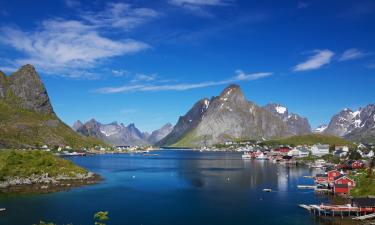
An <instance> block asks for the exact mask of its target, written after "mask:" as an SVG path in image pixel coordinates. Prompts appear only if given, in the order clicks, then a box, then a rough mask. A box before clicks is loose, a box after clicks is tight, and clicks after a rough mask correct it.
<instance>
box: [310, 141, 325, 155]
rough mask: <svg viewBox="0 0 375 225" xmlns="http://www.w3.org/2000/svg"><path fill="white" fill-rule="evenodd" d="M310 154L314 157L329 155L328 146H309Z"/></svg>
mask: <svg viewBox="0 0 375 225" xmlns="http://www.w3.org/2000/svg"><path fill="white" fill-rule="evenodd" d="M311 153H312V154H313V155H316V156H323V155H327V154H329V145H322V144H316V145H313V146H311Z"/></svg>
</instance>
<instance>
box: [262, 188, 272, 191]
mask: <svg viewBox="0 0 375 225" xmlns="http://www.w3.org/2000/svg"><path fill="white" fill-rule="evenodd" d="M262 191H263V192H272V189H271V188H265V189H263V190H262Z"/></svg>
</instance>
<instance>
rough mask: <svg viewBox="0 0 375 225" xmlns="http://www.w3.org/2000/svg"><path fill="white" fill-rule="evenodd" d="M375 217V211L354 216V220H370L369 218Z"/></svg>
mask: <svg viewBox="0 0 375 225" xmlns="http://www.w3.org/2000/svg"><path fill="white" fill-rule="evenodd" d="M373 218H375V213H372V214H368V215H364V216H357V217H354V218H353V220H361V221H362V220H368V219H373Z"/></svg>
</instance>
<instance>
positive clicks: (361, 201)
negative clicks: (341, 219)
mask: <svg viewBox="0 0 375 225" xmlns="http://www.w3.org/2000/svg"><path fill="white" fill-rule="evenodd" d="M352 204H353V205H356V206H358V207H366V206H367V207H368V206H370V207H374V206H375V198H353V199H352Z"/></svg>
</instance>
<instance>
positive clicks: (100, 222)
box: [94, 211, 109, 225]
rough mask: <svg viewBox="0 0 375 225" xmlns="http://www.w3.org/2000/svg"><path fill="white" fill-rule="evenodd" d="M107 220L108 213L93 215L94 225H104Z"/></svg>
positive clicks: (101, 212)
mask: <svg viewBox="0 0 375 225" xmlns="http://www.w3.org/2000/svg"><path fill="white" fill-rule="evenodd" d="M107 220H109V217H108V212H103V211H100V212H97V213H95V215H94V221H95V225H105V223H104V222H105V221H107Z"/></svg>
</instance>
